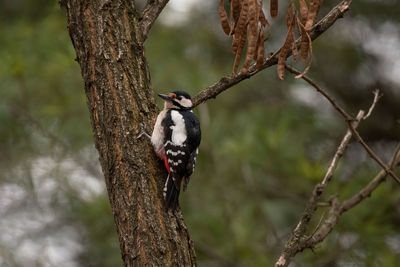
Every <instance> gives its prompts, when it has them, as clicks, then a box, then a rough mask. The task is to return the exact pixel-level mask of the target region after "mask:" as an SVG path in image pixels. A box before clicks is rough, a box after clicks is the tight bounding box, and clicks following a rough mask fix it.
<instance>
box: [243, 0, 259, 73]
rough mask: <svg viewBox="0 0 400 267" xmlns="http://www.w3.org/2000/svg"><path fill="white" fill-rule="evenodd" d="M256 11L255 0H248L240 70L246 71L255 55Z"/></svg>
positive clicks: (256, 36) (256, 34) (256, 37)
mask: <svg viewBox="0 0 400 267" xmlns="http://www.w3.org/2000/svg"><path fill="white" fill-rule="evenodd" d="M257 29H258V13H257V0H249V23H248V31H247V53H246V60H245V62H244V64H243V67H242V72H246V71H247V70H248V68H249V67H250V64H251V61H252V60H253V59H254V58H255V57H256V51H257V39H258V31H257Z"/></svg>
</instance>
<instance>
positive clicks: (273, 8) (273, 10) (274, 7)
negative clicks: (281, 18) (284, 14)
mask: <svg viewBox="0 0 400 267" xmlns="http://www.w3.org/2000/svg"><path fill="white" fill-rule="evenodd" d="M270 14H271V17H272V18H275V17H276V16H278V0H271V2H270Z"/></svg>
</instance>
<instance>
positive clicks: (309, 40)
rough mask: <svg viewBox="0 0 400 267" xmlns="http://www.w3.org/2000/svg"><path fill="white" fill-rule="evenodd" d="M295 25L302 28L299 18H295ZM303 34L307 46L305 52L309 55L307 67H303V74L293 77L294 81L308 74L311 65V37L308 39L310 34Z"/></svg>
mask: <svg viewBox="0 0 400 267" xmlns="http://www.w3.org/2000/svg"><path fill="white" fill-rule="evenodd" d="M297 23H298V24H300V26H302V24H301V21H300V20H299V18H297ZM303 29H304V28H303ZM304 32H305V36H306V38H307V44H308V48H307V52H308V50H309V53H308V54H310V59H309V60H308V63H307V66H306V67H305V69H304V70H303V72H302V73H300V74H299V75H297V76H295V78H296V79H299V78H301V77H303V76H304V75H305V74H306V73H307V72H308V70H309V69H310V67H311V63H312V41H311V37H310V34H309V33H308V32H307V31H305V30H304ZM302 37H303V36H302ZM302 57H303V55H302ZM306 59H307V58H306Z"/></svg>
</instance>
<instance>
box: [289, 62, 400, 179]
mask: <svg viewBox="0 0 400 267" xmlns="http://www.w3.org/2000/svg"><path fill="white" fill-rule="evenodd" d="M286 68H287V70H289V71H290V72H292V73H294V74H300V73H301V72H300V71H298V70H296V69H294V68H292V67H289V66H287V65H286ZM301 78H302V79H303V80H305V81H306V82H308V83H309V84H310V85H311V86H313V87H314V88H315V89H316V90H317V91H318V92H319V93H321V94H322V95H323V96H324V97H325V98H326V99H328V101H329V102H330V103H331V104H332V106H333V107H334V108H335V109H336V110H337V111H339V113H340V114H342V116H343V117H344V118H345V119H346V122H347V124H348V126H349V129H350V130H351V131H352V133H353V135H354V137H355V138H356V140H357V141H358V142H359V143H360V144H361V145H362V146H363V147H364V149H365V151H367V153H368V154H369V155H370V157H371V158H372V159H374V160H375V161H376V162H377V163H378V164H379V165H380V166H381V167H382V168H383V169H384V170H385V171H386V173H387V174H389V175H390V176H392V177H393V179H394V180H395V181H396V182H397V183H398V184H400V179H399V177H397V175H396V174H395V173H394V172H393V171H392V170H391V169H390V168H389V167H388V166H386V164H385V163H383V161H382V160H381V159H380V158H379V157H378V156H377V155H376V154H375V153H374V152H373V151H372V149H371V148H370V147H369V146H368V145H367V143H366V142H365V141H364V139H363V138H362V137H361V136H360V134H359V133H358V132H357V130H356V129H355V128H354V127H353V126H352V120H353V119H352V117H351V116H350V115H349V114H348V113H347V112H346V111H345V110H344V109H343V108H341V107H340V106H339V105H338V104H337V103H336V101H335V100H334V99H333V98H332V97H331V96H329V94H328V93H327V92H325V91H324V90H323V89H322V88H321V87H320V86H318V84H316V83H315V82H314V81H313V80H311V79H310V78H308V77H307V76H305V75H304V76H302V77H301ZM374 94H375V97H374V101H373V103H372V105H371V107H370V108H369V111H368V113H371V112H372V110H373V108H374V107H375V104H376V101H378V98H379V91H375V92H374ZM367 115H368V114H367ZM368 116H369V115H368ZM366 117H367V116H366Z"/></svg>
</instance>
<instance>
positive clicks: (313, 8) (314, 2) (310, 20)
mask: <svg viewBox="0 0 400 267" xmlns="http://www.w3.org/2000/svg"><path fill="white" fill-rule="evenodd" d="M319 8H320V1H319V0H310V8H309V9H308V14H307V21H306V24H304V27H305V29H306V31H307V32H309V31H310V30H311V28H312V26H313V24H314V20H315V18H316V17H317V14H318V10H319Z"/></svg>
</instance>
